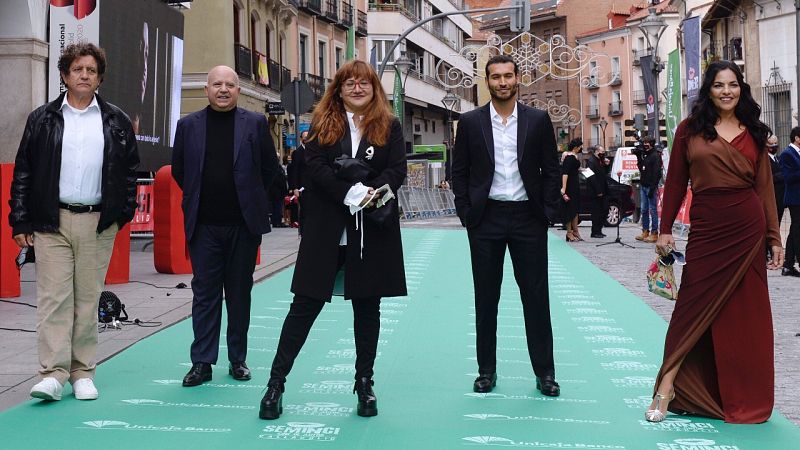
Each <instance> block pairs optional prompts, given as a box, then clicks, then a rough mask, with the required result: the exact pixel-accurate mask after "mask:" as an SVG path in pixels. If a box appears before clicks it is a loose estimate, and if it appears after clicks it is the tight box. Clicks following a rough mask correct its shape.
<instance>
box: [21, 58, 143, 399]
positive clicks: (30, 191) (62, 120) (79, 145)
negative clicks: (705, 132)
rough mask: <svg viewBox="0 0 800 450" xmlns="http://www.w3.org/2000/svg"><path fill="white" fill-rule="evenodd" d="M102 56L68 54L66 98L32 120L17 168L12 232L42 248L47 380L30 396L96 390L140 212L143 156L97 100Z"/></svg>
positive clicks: (39, 284)
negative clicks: (103, 337)
mask: <svg viewBox="0 0 800 450" xmlns="http://www.w3.org/2000/svg"><path fill="white" fill-rule="evenodd" d="M105 69H106V55H105V52H104V51H103V50H102V49H101V48H99V47H97V46H95V45H94V44H89V43H80V44H73V45H69V46H68V47H66V48H65V49H64V51H63V53H62V54H61V56H60V57H59V59H58V71H59V72H60V74H61V79H62V80H63V82H64V85H65V86H66V88H67V91H66V92H64V93H63V94H61V95H60V96H59V97H58V98H56V99H55V100H54V101H52V102H50V103H48V104H46V105H44V106H40V107H39V108H37V109H36V110H35V111H33V112H32V113H31V114H30V115H29V116H28V122H27V123H26V125H25V131H24V132H23V135H22V141H21V142H20V144H19V150H18V152H17V157H16V160H15V165H14V177H13V180H12V182H11V200H10V202H9V203H10V205H11V213H10V214H9V223H10V225H11V228H12V230H13V231H12V234H13V236H14V240H15V241H16V243H17V245H19V246H20V247H32V246H34V244H35V245H36V297H37V305H38V306H37V309H36V339H37V346H38V349H39V374H40V375H41V376H42V379H41V381H39V382H38V383H36V385H35V386H33V388H32V389H31V392H30V395H31V397H34V398H39V399H43V400H60V399H61V394H62V390H63V386H64V384H66V382H67V381H69V382H70V383H72V391H73V393H74V395H75V398H76V399H78V400H94V399H96V398H97V397H98V395H99V394H98V391H97V387H96V386H95V385H94V381H93V378H94V374H95V368H96V364H97V361H96V353H97V308H98V302H99V300H100V292H101V291H102V288H103V282H104V280H105V276H106V271H107V269H108V264H109V261H110V259H111V251H112V249H113V247H114V238H115V237H116V235H117V231H118V230H119V229H120V228H121V227H123V226H124V225H125V224H126V223H128V222H130V221H131V219H133V215H134V212H135V210H136V206H137V205H136V168H137V167H138V165H139V152H138V149H137V147H136V137H135V135H134V131H133V126H132V125H131V122H130V120H129V119H128V116H127V115H126V114H125V113H124V112H122V110H120V109H119V108H117V107H116V106H114V105H112V104H110V103H107V102H106V101H104V100H103V99H102V98H101V97H100V96H99V95H98V94H97V93H96V91H97V88H98V87H99V86H100V83H102V81H103V77H104V75H105Z"/></svg>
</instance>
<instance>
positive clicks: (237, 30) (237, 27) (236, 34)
mask: <svg viewBox="0 0 800 450" xmlns="http://www.w3.org/2000/svg"><path fill="white" fill-rule="evenodd" d="M241 12H242V9H241V8H239V5H237V4H236V3H234V4H233V43H234V44H238V43H240V42H241V32H242V25H241V24H240V23H239V18H240V17H241Z"/></svg>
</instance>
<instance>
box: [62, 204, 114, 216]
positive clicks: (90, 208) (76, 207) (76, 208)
mask: <svg viewBox="0 0 800 450" xmlns="http://www.w3.org/2000/svg"><path fill="white" fill-rule="evenodd" d="M58 207H59V208H61V209H66V210H67V211H69V212H73V213H75V214H83V213H90V212H98V211H100V210H102V209H103V206H102V205H81V204H80V203H61V202H58Z"/></svg>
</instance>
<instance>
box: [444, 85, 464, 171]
mask: <svg viewBox="0 0 800 450" xmlns="http://www.w3.org/2000/svg"><path fill="white" fill-rule="evenodd" d="M460 101H461V100H459V98H458V97H457V96H456V95H455V94H453V93H452V92H450V91H447V94H445V96H444V98H442V105H444V108H445V109H446V110H447V127H445V131H446V135H445V139H446V140H447V158H446V159H447V162H446V164H445V168H444V177H445V179H448V180H449V179H450V164H451V163H450V159H451V158H452V156H453V155H452V154H451V153H452V148H453V119H452V117H451V114H452V112H453V109H455V107H456V103H459V102H460Z"/></svg>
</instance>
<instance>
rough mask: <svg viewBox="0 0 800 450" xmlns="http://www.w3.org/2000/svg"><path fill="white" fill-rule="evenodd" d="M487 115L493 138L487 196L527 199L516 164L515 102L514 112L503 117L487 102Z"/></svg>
mask: <svg viewBox="0 0 800 450" xmlns="http://www.w3.org/2000/svg"><path fill="white" fill-rule="evenodd" d="M489 116H490V117H491V119H492V138H493V139H494V177H493V178H492V188H491V189H490V190H489V198H490V199H492V200H502V201H512V202H518V201H522V200H527V199H528V194H527V193H526V192H525V186H524V185H523V184H522V176H521V175H520V174H519V165H518V164H517V123H518V121H517V104H516V102H515V103H514V112H512V113H511V115H510V116H508V117H507V118H506V123H505V125H504V124H503V118H502V117H500V114H498V113H497V110H495V109H494V104H492V103H491V102H489Z"/></svg>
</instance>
